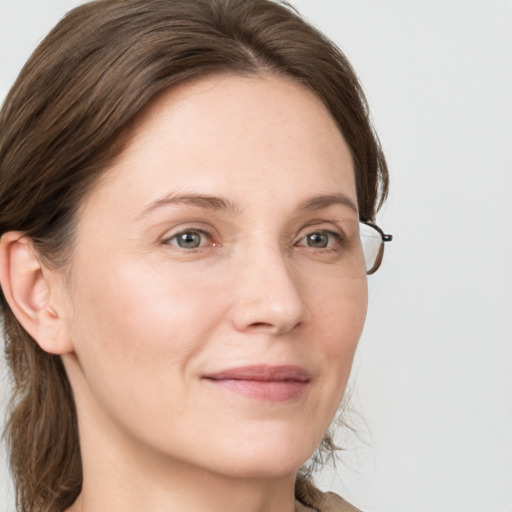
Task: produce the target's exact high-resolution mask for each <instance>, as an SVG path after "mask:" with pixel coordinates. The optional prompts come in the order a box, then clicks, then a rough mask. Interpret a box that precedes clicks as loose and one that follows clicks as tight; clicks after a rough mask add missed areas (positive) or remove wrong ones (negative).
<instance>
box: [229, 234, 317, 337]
mask: <svg viewBox="0 0 512 512" xmlns="http://www.w3.org/2000/svg"><path fill="white" fill-rule="evenodd" d="M265 238H266V237H265V236H264V235H263V233H258V234H257V235H255V236H253V238H252V240H251V242H250V243H248V244H247V245H246V246H245V248H244V250H243V251H242V253H241V254H240V256H239V257H240V258H241V261H240V262H239V263H240V267H239V268H240V273H239V280H238V281H239V282H238V285H239V290H238V294H237V301H236V304H235V307H234V321H235V323H236V325H237V328H239V329H241V330H245V329H254V328H258V329H262V328H265V329H268V330H272V331H273V332H276V333H284V332H288V331H289V330H291V329H293V328H294V327H295V326H296V325H298V324H299V323H301V322H304V321H305V320H306V319H307V318H308V311H307V308H306V304H305V301H304V296H303V290H302V289H301V283H300V278H299V276H298V274H296V273H295V272H294V269H293V266H292V265H291V262H290V259H289V256H288V254H287V253H286V251H285V250H283V248H282V247H281V246H280V245H279V243H272V242H271V241H269V239H268V238H266V239H265Z"/></svg>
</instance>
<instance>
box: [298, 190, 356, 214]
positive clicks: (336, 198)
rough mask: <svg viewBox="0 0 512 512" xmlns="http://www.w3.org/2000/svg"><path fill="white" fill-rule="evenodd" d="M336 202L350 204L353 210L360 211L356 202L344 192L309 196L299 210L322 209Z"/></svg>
mask: <svg viewBox="0 0 512 512" xmlns="http://www.w3.org/2000/svg"><path fill="white" fill-rule="evenodd" d="M335 204H341V205H343V206H348V207H349V208H350V209H351V210H354V212H356V213H358V209H357V205H356V203H354V201H352V199H350V198H349V197H348V196H346V195H344V194H324V195H320V196H314V197H311V198H308V199H306V200H304V201H303V202H302V203H300V204H299V206H298V208H297V210H313V211H314V210H321V209H322V208H327V207H329V206H332V205H335Z"/></svg>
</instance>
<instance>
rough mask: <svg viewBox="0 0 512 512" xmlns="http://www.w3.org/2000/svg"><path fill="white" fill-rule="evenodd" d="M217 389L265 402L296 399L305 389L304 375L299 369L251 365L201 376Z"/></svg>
mask: <svg viewBox="0 0 512 512" xmlns="http://www.w3.org/2000/svg"><path fill="white" fill-rule="evenodd" d="M203 379H205V380H207V381H208V382H210V383H211V384H213V385H214V386H216V387H218V388H222V389H225V390H227V391H231V392H234V393H238V394H240V395H244V396H246V397H248V398H253V399H255V400H261V401H265V402H286V401H289V400H293V399H296V398H299V397H300V396H301V395H302V394H304V393H305V392H306V390H307V388H308V385H309V382H310V377H309V374H308V372H307V371H306V370H305V369H304V368H301V367H299V366H292V365H284V366H269V365H253V366H243V367H238V368H230V369H227V370H222V371H220V372H215V373H212V374H208V375H205V376H204V377H203Z"/></svg>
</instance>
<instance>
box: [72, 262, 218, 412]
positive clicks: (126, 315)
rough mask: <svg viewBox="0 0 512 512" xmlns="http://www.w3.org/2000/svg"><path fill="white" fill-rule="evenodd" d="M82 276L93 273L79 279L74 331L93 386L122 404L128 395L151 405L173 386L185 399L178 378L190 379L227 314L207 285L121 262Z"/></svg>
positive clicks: (95, 389) (85, 368) (84, 373)
mask: <svg viewBox="0 0 512 512" xmlns="http://www.w3.org/2000/svg"><path fill="white" fill-rule="evenodd" d="M76 275H78V276H91V277H90V278H83V277H81V278H80V279H79V281H78V282H77V283H75V286H74V290H75V293H74V295H73V297H72V301H73V304H74V316H73V318H72V321H71V322H70V332H71V336H72V338H73V342H74V345H75V352H76V354H77V357H78V360H79V362H80V365H81V371H82V373H83V375H84V378H85V380H86V381H87V386H88V387H89V388H90V389H91V390H92V392H93V393H94V394H96V395H98V396H100V397H102V398H103V399H104V400H108V397H109V396H115V397H116V402H117V403H119V404H121V403H122V399H123V397H125V398H126V399H127V400H130V401H133V400H135V401H139V402H140V403H143V404H147V406H148V411H150V409H151V407H150V403H151V400H152V397H156V396H158V395H160V394H161V393H162V390H165V389H168V388H173V389H174V390H175V391H174V392H173V394H172V395H170V396H172V397H174V398H175V401H176V402H178V400H179V399H180V398H183V397H180V390H183V389H184V387H183V386H181V385H179V384H180V383H182V382H183V381H186V380H187V379H190V375H189V373H190V370H191V368H192V366H191V365H190V361H191V360H193V359H194V356H195V355H196V354H197V353H200V352H201V350H202V347H203V345H204V344H205V343H207V340H208V337H209V336H210V335H211V333H212V332H213V331H214V330H215V328H216V324H217V323H218V321H219V316H221V315H219V313H218V310H214V309H213V308H212V307H211V303H212V302H211V296H210V293H209V292H208V290H205V288H204V287H203V288H201V292H199V291H198V290H197V288H196V287H194V286H187V285H189V283H188V282H183V279H180V278H179V276H178V275H176V276H174V279H170V278H168V276H167V278H165V277H164V276H163V275H162V273H159V272H156V271H155V270H149V271H148V270H147V268H146V267H144V268H143V267H141V266H137V265H129V264H122V262H121V263H119V262H118V265H116V266H115V267H113V266H112V265H111V266H108V265H106V264H105V265H98V266H97V268H96V272H93V273H91V272H88V273H84V272H81V273H80V272H78V271H77V273H76ZM208 304H210V307H209V308H208V307H207V306H208ZM198 311H201V314H200V315H199V314H198ZM139 396H140V400H138V398H137V397H139ZM176 406H178V404H177V403H176ZM159 409H160V408H159V407H155V410H156V411H158V410H159Z"/></svg>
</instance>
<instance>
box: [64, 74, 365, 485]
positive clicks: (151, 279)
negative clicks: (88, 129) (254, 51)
mask: <svg viewBox="0 0 512 512" xmlns="http://www.w3.org/2000/svg"><path fill="white" fill-rule="evenodd" d="M355 205H356V191H355V181H354V171H353V165H352V159H351V156H350V152H349V149H348V146H347V144H346V142H345V141H344V139H343V137H342V136H341V134H340V132H339V130H338V129H337V127H336V125H335V123H334V121H333V120H332V118H331V117H330V115H329V113H328V112H327V110H326V109H325V107H324V106H323V105H322V103H321V102H320V101H319V100H318V99H317V98H316V97H315V96H314V95H313V94H312V93H310V92H309V91H307V90H306V89H304V88H302V87H301V86H299V85H297V84H296V83H294V82H292V81H289V80H287V79H284V78H279V77H275V76H261V77H256V76H255V77H245V78H244V77H235V76H220V77H219V76H216V77H211V78H207V79H202V80H200V81H198V82H195V83H193V84H186V85H183V86H180V87H178V88H175V89H173V90H171V91H170V92H167V93H166V94H164V95H163V96H161V97H160V98H159V99H158V100H157V101H156V102H155V103H154V104H153V105H152V106H151V108H150V109H149V110H148V111H147V112H146V113H145V114H144V116H143V117H142V119H141V121H140V123H139V125H138V127H137V130H136V133H135V135H134V138H133V139H132V141H131V142H130V144H129V146H128V147H127V149H126V150H125V152H124V153H123V154H122V155H121V157H120V158H119V159H118V160H117V161H116V163H115V164H114V165H113V167H112V168H111V170H109V171H108V173H107V174H106V176H105V178H104V179H103V180H102V181H101V182H100V183H99V184H98V186H97V187H96V188H95V189H94V190H93V191H92V192H91V194H90V195H89V197H88V198H87V199H86V200H85V203H84V205H83V208H82V209H81V210H80V214H79V222H78V226H77V232H76V246H75V248H74V253H73V257H72V263H71V266H70V268H69V269H68V270H69V274H70V280H69V281H66V283H67V284H63V286H67V289H66V296H67V300H66V302H65V304H64V306H63V308H62V310H61V315H62V317H63V319H64V321H65V326H66V327H65V328H66V330H67V332H68V336H69V340H70V343H72V346H73V352H72V353H70V354H66V355H65V356H64V362H65V366H66V369H67V371H68V373H69V376H70V379H71V383H72V387H73V390H74V393H75V398H76V401H77V408H78V414H79V422H80V428H81V436H82V443H83V444H84V450H85V453H87V446H88V443H90V444H91V445H92V444H94V446H95V447H96V450H97V451H98V452H100V453H111V452H116V453H118V454H119V453H123V454H124V455H123V456H127V455H126V454H129V455H128V457H132V456H133V457H139V460H142V459H144V460H148V459H147V458H148V457H150V458H151V457H156V458H158V460H160V461H165V463H169V464H178V465H180V464H184V463H185V464H187V465H188V467H196V468H201V469H206V470H208V471H214V472H216V473H221V474H225V475H236V476H269V475H274V476H277V475H286V474H291V473H293V472H295V471H296V470H297V469H298V468H299V467H300V466H301V465H302V464H303V463H304V462H305V461H306V459H307V458H308V457H309V456H310V455H311V454H312V452H313V451H314V450H315V448H316V447H317V445H318V443H319V442H320V441H321V439H322V437H323V436H324V434H325V432H326V430H327V428H328V426H329V424H330V422H331V420H332V418H333V415H334V414H335V412H336V409H337V407H338V405H339V402H340V400H341V398H342V394H343V391H344V388H345V385H346V381H347V378H348V375H349V371H350V367H351V363H352V359H353V355H354V351H355V348H356V345H357V341H358V339H359V336H360V334H361V330H362V327H363V322H364V317H365V312H366V303H367V290H366V278H365V275H364V271H362V270H361V267H360V263H361V258H360V256H361V255H360V253H359V252H358V250H357V249H356V246H357V244H356V242H355V240H356V239H357V220H358V213H357V207H356V206H355ZM63 283H64V281H63ZM86 456H87V455H86Z"/></svg>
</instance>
